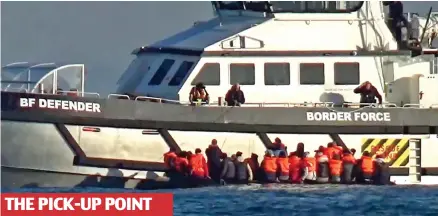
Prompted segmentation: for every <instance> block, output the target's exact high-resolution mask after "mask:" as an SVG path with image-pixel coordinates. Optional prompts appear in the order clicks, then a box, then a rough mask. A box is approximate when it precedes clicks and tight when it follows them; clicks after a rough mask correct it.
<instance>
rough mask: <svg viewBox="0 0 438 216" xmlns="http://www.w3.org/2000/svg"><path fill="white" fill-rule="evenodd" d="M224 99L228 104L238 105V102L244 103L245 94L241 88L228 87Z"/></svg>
mask: <svg viewBox="0 0 438 216" xmlns="http://www.w3.org/2000/svg"><path fill="white" fill-rule="evenodd" d="M225 101H226V102H227V105H228V106H240V104H244V103H245V94H243V91H242V90H233V89H230V90H228V92H227V94H226V95H225Z"/></svg>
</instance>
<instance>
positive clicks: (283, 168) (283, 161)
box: [277, 158, 289, 176]
mask: <svg viewBox="0 0 438 216" xmlns="http://www.w3.org/2000/svg"><path fill="white" fill-rule="evenodd" d="M277 166H278V169H279V170H278V171H279V173H281V174H282V175H285V176H289V158H277Z"/></svg>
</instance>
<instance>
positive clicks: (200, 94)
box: [191, 87, 207, 101]
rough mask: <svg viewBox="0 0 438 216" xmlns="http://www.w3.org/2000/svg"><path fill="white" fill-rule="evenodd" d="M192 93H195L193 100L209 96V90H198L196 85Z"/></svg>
mask: <svg viewBox="0 0 438 216" xmlns="http://www.w3.org/2000/svg"><path fill="white" fill-rule="evenodd" d="M191 94H192V95H193V101H196V100H199V99H201V100H205V99H206V97H207V91H206V90H197V89H196V87H193V88H192V90H191Z"/></svg>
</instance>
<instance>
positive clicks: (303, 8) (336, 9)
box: [269, 1, 363, 13]
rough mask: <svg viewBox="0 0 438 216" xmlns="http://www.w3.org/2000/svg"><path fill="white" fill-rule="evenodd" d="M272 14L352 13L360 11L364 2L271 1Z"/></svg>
mask: <svg viewBox="0 0 438 216" xmlns="http://www.w3.org/2000/svg"><path fill="white" fill-rule="evenodd" d="M269 3H270V4H271V6H272V12H274V13H282V12H292V13H351V12H354V11H357V10H359V9H360V8H361V7H362V5H363V1H270V2H269Z"/></svg>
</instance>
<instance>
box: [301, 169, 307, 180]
mask: <svg viewBox="0 0 438 216" xmlns="http://www.w3.org/2000/svg"><path fill="white" fill-rule="evenodd" d="M303 171H304V172H303V175H302V176H301V180H303V181H304V179H306V177H307V175H309V168H308V167H307V166H306V167H304V168H303Z"/></svg>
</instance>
